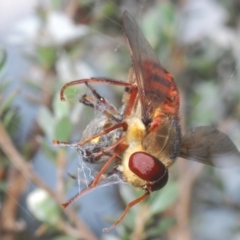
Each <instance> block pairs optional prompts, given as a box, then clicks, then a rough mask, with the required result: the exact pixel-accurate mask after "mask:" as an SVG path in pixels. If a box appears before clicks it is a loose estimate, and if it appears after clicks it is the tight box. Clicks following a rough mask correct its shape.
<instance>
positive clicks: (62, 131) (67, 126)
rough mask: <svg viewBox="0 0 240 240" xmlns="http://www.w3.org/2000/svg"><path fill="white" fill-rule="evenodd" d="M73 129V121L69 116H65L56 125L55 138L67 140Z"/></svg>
mask: <svg viewBox="0 0 240 240" xmlns="http://www.w3.org/2000/svg"><path fill="white" fill-rule="evenodd" d="M72 131H73V127H72V124H71V122H70V121H69V119H68V118H67V117H64V118H62V119H61V120H60V121H58V122H57V124H56V126H55V134H54V138H55V139H58V140H61V141H63V140H64V141H67V140H68V139H69V138H70V136H71V134H72Z"/></svg>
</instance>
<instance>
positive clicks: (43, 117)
mask: <svg viewBox="0 0 240 240" xmlns="http://www.w3.org/2000/svg"><path fill="white" fill-rule="evenodd" d="M37 122H38V124H39V126H40V127H41V128H42V130H43V131H44V133H45V134H46V136H47V137H49V138H51V139H53V137H54V134H53V133H54V128H55V121H54V119H53V116H52V114H51V112H50V111H49V109H48V108H46V107H45V106H42V107H40V109H39V113H38V118H37Z"/></svg>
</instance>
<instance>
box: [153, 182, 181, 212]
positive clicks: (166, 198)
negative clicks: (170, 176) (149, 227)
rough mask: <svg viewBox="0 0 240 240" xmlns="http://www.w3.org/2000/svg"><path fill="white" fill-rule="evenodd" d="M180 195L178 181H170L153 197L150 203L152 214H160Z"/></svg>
mask: <svg viewBox="0 0 240 240" xmlns="http://www.w3.org/2000/svg"><path fill="white" fill-rule="evenodd" d="M177 196H178V185H177V183H176V182H169V183H168V184H167V186H166V187H165V188H163V189H162V190H160V192H159V194H156V196H155V197H154V199H153V202H152V203H151V204H150V211H151V214H152V215H154V214H158V213H160V212H162V211H164V210H166V209H167V208H168V207H169V206H171V205H172V204H173V203H174V202H175V201H176V199H177Z"/></svg>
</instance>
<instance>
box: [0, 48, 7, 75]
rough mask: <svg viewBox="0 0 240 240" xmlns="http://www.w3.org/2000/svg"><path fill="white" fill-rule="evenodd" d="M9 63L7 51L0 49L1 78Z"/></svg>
mask: <svg viewBox="0 0 240 240" xmlns="http://www.w3.org/2000/svg"><path fill="white" fill-rule="evenodd" d="M6 61H7V54H6V51H5V50H4V49H2V48H0V76H1V75H2V74H3V71H4V69H5V65H6Z"/></svg>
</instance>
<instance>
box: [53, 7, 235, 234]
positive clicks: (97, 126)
mask: <svg viewBox="0 0 240 240" xmlns="http://www.w3.org/2000/svg"><path fill="white" fill-rule="evenodd" d="M123 29H124V34H125V37H126V41H127V44H128V47H129V51H130V54H131V59H132V64H133V71H132V74H131V75H132V77H131V78H130V79H129V80H128V82H126V81H117V80H113V79H106V78H90V79H82V80H76V81H72V82H70V83H67V84H66V85H65V86H63V88H62V89H61V93H60V95H61V100H62V101H65V98H64V91H65V89H66V88H68V87H69V86H73V85H77V84H83V83H84V84H86V85H87V87H88V88H89V89H90V91H91V92H92V95H93V96H89V95H84V96H82V98H81V99H80V102H82V103H83V104H85V105H87V106H90V107H93V108H95V109H97V110H99V111H100V112H102V113H103V114H102V116H101V117H100V118H99V119H94V120H93V121H92V122H91V123H90V124H89V126H88V127H87V128H86V130H85V131H84V133H83V137H82V139H81V141H80V142H78V143H73V144H69V143H66V142H61V141H57V140H55V141H54V144H56V145H65V146H68V145H70V146H75V147H79V149H80V151H83V150H84V156H83V159H84V160H85V161H90V162H104V165H103V167H102V168H101V170H100V171H99V172H98V174H97V176H96V177H95V178H94V180H93V181H92V183H91V184H90V186H89V187H87V188H86V189H85V190H83V191H82V192H80V193H78V194H77V195H76V196H74V197H73V198H71V199H70V200H69V201H68V202H66V203H64V204H63V205H62V206H63V207H64V208H65V207H67V206H68V205H69V204H71V203H72V202H73V201H75V200H76V199H78V198H79V197H81V196H83V195H84V194H86V193H88V192H89V191H90V190H92V189H94V188H95V187H97V185H98V184H99V183H100V182H101V181H102V179H103V178H104V177H105V174H106V171H107V170H108V169H109V167H110V165H112V164H113V163H114V168H113V170H112V171H111V172H110V173H107V174H108V176H109V175H111V174H112V175H113V174H117V175H118V176H119V177H120V179H122V180H123V181H124V182H127V183H129V184H130V185H132V186H133V187H134V188H137V189H141V190H143V191H144V192H145V193H144V194H143V195H142V196H141V197H139V198H137V199H135V200H134V201H132V202H130V203H129V204H128V205H127V207H126V209H125V210H124V212H123V214H122V215H121V216H120V218H119V219H118V220H117V221H116V222H115V223H114V224H113V225H112V226H111V227H110V228H106V229H104V231H110V230H111V229H113V228H114V227H115V226H116V225H117V224H119V223H120V222H121V221H122V220H123V218H124V217H125V215H126V214H127V212H128V211H129V209H130V208H131V207H132V206H134V205H135V204H137V203H139V202H140V201H142V200H144V199H145V198H146V197H148V196H149V195H150V194H151V193H152V192H153V191H156V190H159V189H161V188H163V187H164V186H165V185H166V183H167V181H168V167H169V166H170V165H171V164H172V163H173V162H174V161H175V160H176V158H177V157H183V158H186V159H190V160H195V161H198V162H201V163H205V164H209V165H213V166H218V167H221V166H225V162H226V161H227V162H228V164H230V163H232V164H233V165H236V164H239V159H240V153H239V151H238V150H237V148H236V147H235V145H234V144H233V143H232V141H231V140H230V139H229V138H228V136H227V135H225V134H224V133H221V132H219V131H218V130H217V129H215V128H214V127H197V128H195V129H193V130H191V131H189V132H187V133H186V134H185V135H184V136H182V135H181V129H180V124H179V93H178V89H177V86H176V84H175V81H174V79H173V77H172V76H171V74H170V73H169V72H167V71H166V70H165V69H164V68H163V67H162V65H161V64H160V62H159V60H158V57H157V55H156V54H155V52H154V51H153V49H152V47H151V46H150V44H149V43H148V41H147V40H146V39H145V37H144V36H143V34H142V32H141V31H140V29H139V28H138V26H137V24H136V22H135V21H134V19H133V18H132V17H131V16H130V15H129V13H128V12H127V11H125V12H124V14H123ZM90 84H111V85H117V86H122V87H125V89H126V93H125V94H124V97H123V102H124V106H123V108H122V109H120V110H117V109H116V108H115V107H114V106H113V105H112V104H111V103H109V102H108V101H107V100H106V99H105V98H103V97H102V96H100V95H99V94H98V93H97V91H96V90H95V89H94V88H93V87H92V86H91V85H90ZM79 149H78V150H79Z"/></svg>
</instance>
